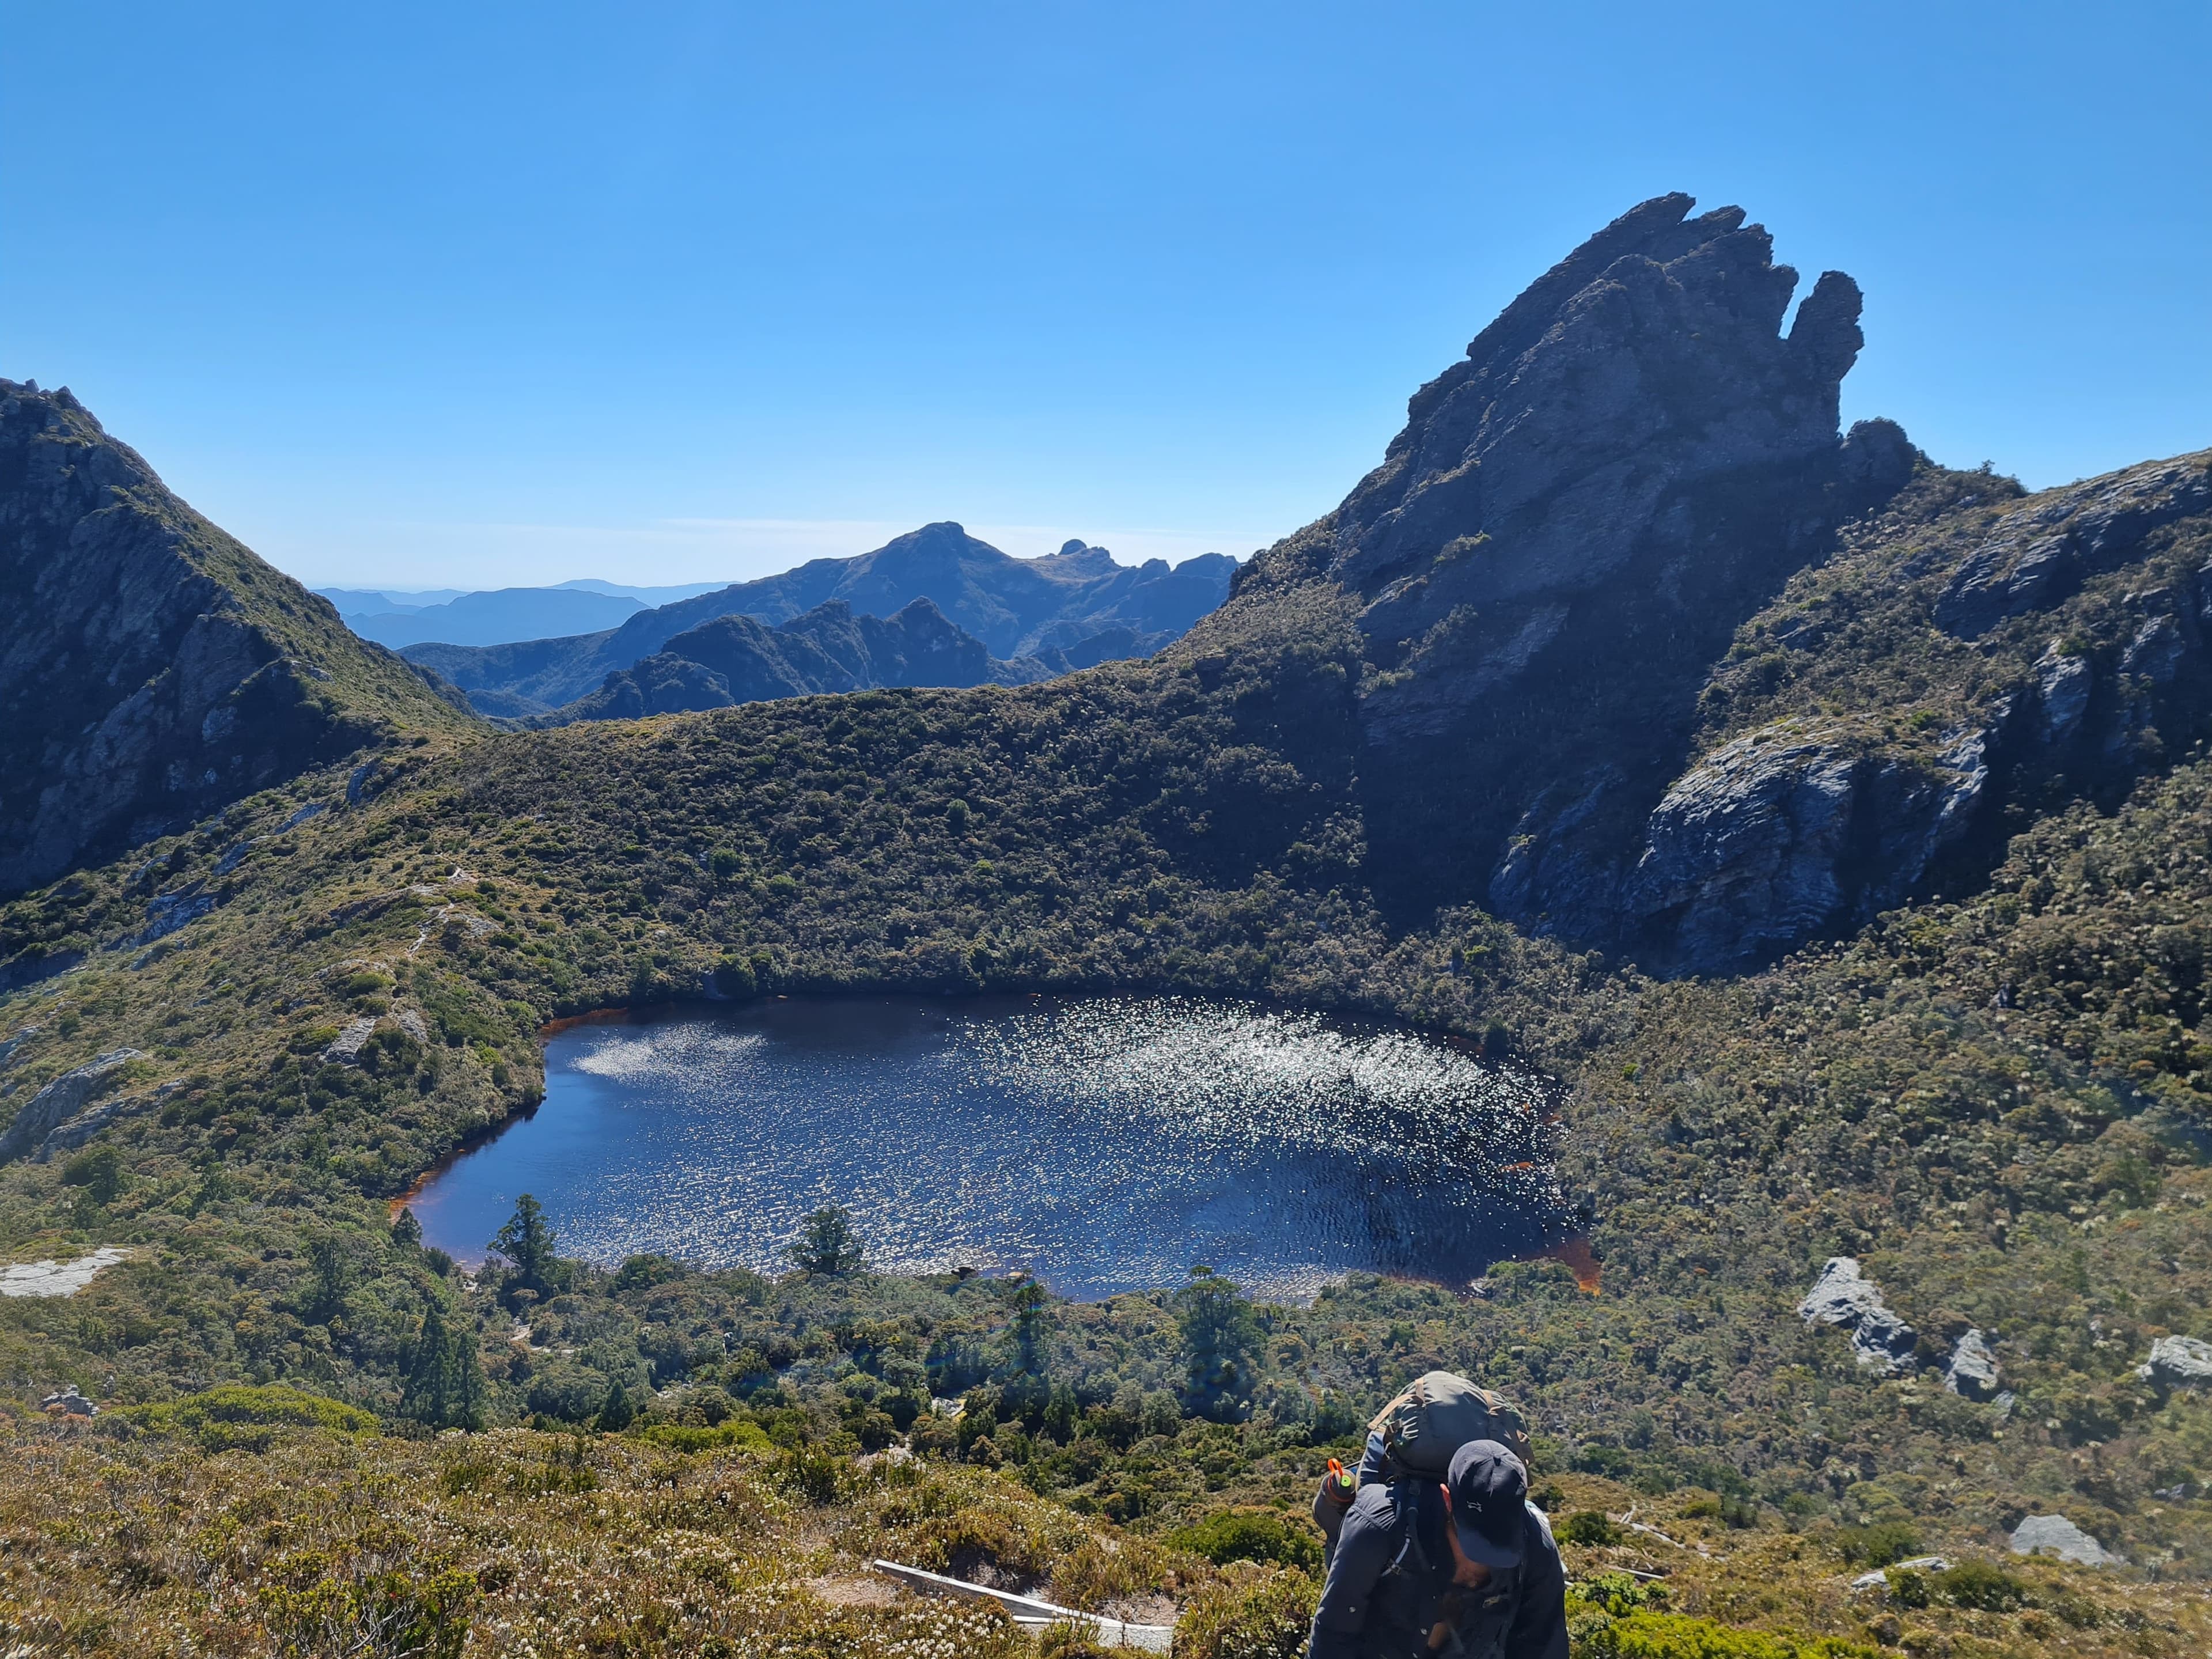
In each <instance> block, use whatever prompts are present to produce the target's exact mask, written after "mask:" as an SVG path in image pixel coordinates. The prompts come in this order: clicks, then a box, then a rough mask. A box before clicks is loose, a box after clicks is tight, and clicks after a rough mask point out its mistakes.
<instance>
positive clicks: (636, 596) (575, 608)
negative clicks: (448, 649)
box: [315, 576, 724, 650]
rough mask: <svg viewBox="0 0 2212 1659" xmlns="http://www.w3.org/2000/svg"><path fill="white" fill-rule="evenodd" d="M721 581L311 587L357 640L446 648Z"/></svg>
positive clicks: (569, 628) (530, 635) (624, 609)
mask: <svg viewBox="0 0 2212 1659" xmlns="http://www.w3.org/2000/svg"><path fill="white" fill-rule="evenodd" d="M722 586H724V584H723V583H720V582H684V583H678V584H676V585H674V586H658V587H625V586H621V585H620V584H618V583H616V582H609V581H602V580H599V578H598V577H595V576H582V577H579V578H577V579H576V580H574V581H565V582H557V583H556V584H554V585H553V586H550V587H501V588H492V589H487V590H484V591H483V592H463V591H462V590H461V589H459V588H453V587H443V588H433V589H430V590H428V591H426V592H413V593H410V592H391V591H387V590H384V589H378V588H358V587H319V588H317V589H316V590H315V592H318V593H320V594H321V595H322V596H323V597H324V598H325V599H328V600H329V601H330V602H331V604H332V605H336V606H337V608H338V615H339V616H340V617H343V618H344V620H345V624H346V626H347V627H349V628H350V629H353V631H354V632H355V633H356V634H358V635H361V636H362V638H363V639H365V640H374V641H376V642H377V643H378V644H379V645H384V646H390V647H392V649H394V650H397V649H398V648H399V647H402V646H407V645H420V644H422V643H423V642H424V641H429V640H436V641H442V642H444V643H446V644H448V645H504V644H507V643H509V642H511V641H516V640H538V639H544V638H546V637H547V636H549V635H555V634H586V633H590V632H592V630H593V629H606V628H613V627H615V626H617V624H619V623H622V622H623V620H624V619H625V618H627V617H632V616H635V614H636V613H637V612H639V611H643V610H647V609H648V608H649V607H651V606H653V605H669V604H672V603H674V602H675V601H676V600H678V599H691V598H693V597H694V596H696V595H697V594H701V593H711V592H715V591H717V590H718V589H720V587H722Z"/></svg>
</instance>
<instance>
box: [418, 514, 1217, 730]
mask: <svg viewBox="0 0 2212 1659" xmlns="http://www.w3.org/2000/svg"><path fill="white" fill-rule="evenodd" d="M1236 568H1237V562H1236V561H1235V560H1234V559H1232V558H1231V557H1230V556H1228V555H1226V554H1222V553H1206V554H1201V555H1200V556H1198V557H1196V558H1193V559H1186V560H1184V561H1183V562H1182V563H1181V564H1180V565H1175V566H1170V564H1169V563H1168V562H1167V561H1166V560H1164V559H1152V560H1148V561H1146V562H1145V563H1144V564H1142V565H1134V566H1132V565H1122V564H1116V563H1115V562H1114V559H1113V556H1112V555H1110V554H1109V553H1108V552H1107V551H1106V550H1105V549H1104V548H1103V547H1090V546H1086V545H1085V544H1083V543H1081V542H1075V541H1071V542H1069V543H1067V544H1066V545H1065V546H1063V547H1062V548H1061V549H1060V551H1059V552H1057V553H1053V554H1048V555H1047V556H1045V557H1043V558H1041V559H1018V558H1015V557H1014V556H1012V555H1011V554H1008V553H1003V552H1001V551H1000V550H998V549H997V548H995V547H993V546H992V545H991V544H989V543H987V542H982V541H978V540H977V539H976V538H975V537H973V536H970V535H969V534H968V532H966V531H964V530H963V529H962V528H961V527H960V526H958V525H957V524H951V523H945V524H932V525H925V526H922V527H921V529H919V530H915V531H910V532H908V533H907V534H905V535H903V536H900V537H898V538H896V539H894V540H892V541H890V542H889V543H887V544H884V546H882V547H879V548H878V549H877V550H875V551H874V552H872V553H863V554H861V555H860V556H858V557H855V558H849V559H814V560H810V561H809V562H807V563H805V564H803V565H800V566H799V568H797V569H795V570H787V571H785V572H784V573H783V574H781V575H777V576H764V577H762V578H760V579H759V580H756V581H750V582H739V583H737V584H735V585H734V586H729V587H725V588H720V589H718V590H716V591H715V592H710V593H702V594H699V595H697V596H696V597H694V598H690V599H682V600H679V601H678V602H677V603H675V604H672V605H659V606H657V607H655V608H654V609H653V610H650V611H638V612H637V613H636V614H635V615H633V616H631V617H629V618H628V619H627V620H624V621H622V622H621V623H619V625H616V626H605V625H603V627H602V629H601V630H600V631H599V632H596V633H580V634H575V635H569V636H566V637H561V638H544V639H534V640H529V641H523V642H520V643H505V644H485V645H477V646H471V645H467V644H465V643H459V642H453V641H439V642H436V643H424V644H419V645H412V646H409V647H406V649H405V653H404V654H405V655H406V656H407V657H408V659H410V661H413V662H416V663H420V664H422V665H424V666H426V667H429V668H433V669H435V670H436V671H438V672H439V673H440V674H441V675H443V676H444V677H445V678H447V679H449V680H451V681H452V682H453V684H455V685H457V686H459V687H460V689H461V690H463V691H464V692H465V693H466V694H467V695H468V698H469V701H470V702H471V704H472V705H473V706H474V707H475V708H477V712H479V713H480V714H490V715H495V716H506V717H510V718H511V717H527V716H532V715H538V714H549V713H551V712H552V711H554V710H556V709H558V708H562V707H563V706H564V705H566V704H568V703H572V702H576V701H577V700H578V699H580V698H582V697H585V696H589V695H590V694H592V692H594V691H597V690H599V689H600V688H601V686H602V684H603V683H604V682H605V679H606V678H607V676H608V675H610V674H611V673H615V672H617V671H620V670H623V669H627V668H629V667H631V666H633V665H635V664H637V663H640V662H641V661H643V660H644V659H646V658H647V657H649V656H652V655H653V654H654V653H656V652H659V651H661V650H662V649H663V648H664V647H667V646H668V644H669V642H670V641H672V640H673V639H675V637H676V636H677V635H679V634H682V633H684V632H685V631H687V630H688V629H694V628H696V627H697V626H698V625H699V624H700V623H705V622H710V621H712V620H714V618H715V617H728V616H747V617H753V618H754V619H755V620H757V621H758V622H761V623H766V624H768V625H769V626H770V627H774V626H775V625H777V624H779V623H786V622H788V621H790V620H792V619H793V617H799V616H801V615H803V614H804V613H805V612H807V611H813V610H815V609H817V607H819V606H821V605H826V604H828V603H829V602H830V601H831V600H841V601H842V602H843V603H844V604H845V605H848V606H849V607H850V608H851V610H852V611H853V612H854V614H855V615H856V616H865V617H892V616H896V614H897V613H898V612H900V611H903V610H904V609H905V608H906V607H907V606H908V605H911V604H912V603H913V602H914V601H915V600H916V599H928V600H930V601H931V602H932V603H933V605H935V606H936V607H937V609H938V611H940V612H941V613H942V614H943V616H944V617H945V619H946V620H947V621H948V622H949V623H952V624H953V625H954V626H956V627H957V628H958V629H962V630H963V631H964V632H965V633H966V634H968V635H973V636H974V638H975V640H976V641H980V643H981V648H982V650H983V651H984V652H985V653H987V655H988V656H989V657H992V658H995V659H1000V660H1001V661H1012V660H1014V659H1019V658H1024V657H1030V658H1035V659H1036V660H1037V661H1038V662H1040V663H1042V664H1043V665H1045V671H1048V672H1064V671H1066V669H1067V668H1070V667H1076V668H1081V667H1089V666H1091V665H1095V664H1097V663H1099V662H1104V661H1109V660H1112V659H1117V658H1123V657H1138V656H1146V655H1149V654H1151V653H1152V652H1154V651H1157V650H1158V649H1159V648H1160V647H1162V646H1164V645H1165V644H1167V643H1168V642H1169V641H1171V640H1174V639H1177V638H1180V637H1181V636H1182V635H1183V634H1184V633H1185V632H1186V631H1187V630H1188V629H1189V628H1190V626H1191V624H1192V623H1195V622H1196V621H1198V619H1199V618H1200V617H1203V616H1205V615H1206V614H1207V613H1208V612H1209V611H1212V610H1214V609H1215V608H1216V607H1217V606H1218V605H1220V603H1221V602H1222V600H1223V599H1226V598H1227V597H1228V594H1229V580H1230V577H1231V574H1233V573H1234V572H1235V570H1236ZM928 683H929V684H978V683H979V682H978V681H975V680H967V681H931V682H928Z"/></svg>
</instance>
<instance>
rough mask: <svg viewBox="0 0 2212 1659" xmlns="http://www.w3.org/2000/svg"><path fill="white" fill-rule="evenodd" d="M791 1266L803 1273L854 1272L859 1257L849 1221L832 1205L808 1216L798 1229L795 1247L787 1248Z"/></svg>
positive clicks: (858, 1241)
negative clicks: (789, 1250)
mask: <svg viewBox="0 0 2212 1659" xmlns="http://www.w3.org/2000/svg"><path fill="white" fill-rule="evenodd" d="M791 1263H792V1266H793V1267H797V1268H798V1269H799V1272H801V1273H854V1272H857V1271H858V1270H859V1269H860V1267H861V1265H862V1257H861V1255H860V1238H859V1237H858V1236H857V1235H856V1234H855V1233H854V1231H853V1218H852V1217H851V1216H849V1215H848V1214H847V1213H846V1212H844V1211H843V1210H841V1209H839V1208H838V1207H837V1206H836V1205H835V1204H825V1205H823V1206H822V1207H821V1208H820V1209H818V1210H817V1211H815V1212H814V1213H813V1214H812V1215H810V1216H808V1217H807V1218H806V1219H805V1223H803V1224H802V1225H801V1226H800V1229H799V1243H796V1244H794V1245H793V1246H792V1247H791Z"/></svg>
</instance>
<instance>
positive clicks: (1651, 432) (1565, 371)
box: [1332, 194, 1862, 641]
mask: <svg viewBox="0 0 2212 1659" xmlns="http://www.w3.org/2000/svg"><path fill="white" fill-rule="evenodd" d="M1691 206H1692V201H1691V198H1690V197H1687V196H1683V195H1679V194H1677V195H1673V196H1663V197H1656V198H1655V199H1654V200H1652V201H1650V202H1646V203H1644V204H1642V205H1641V206H1639V207H1637V208H1634V209H1632V210H1630V211H1629V212H1627V213H1626V214H1623V215H1622V216H1620V218H1619V219H1616V220H1615V221H1614V222H1613V223H1612V224H1610V225H1608V226H1607V227H1606V228H1604V229H1603V230H1601V231H1600V232H1598V234H1596V235H1595V236H1593V237H1591V238H1590V239H1589V240H1588V241H1586V242H1584V243H1583V245H1582V246H1580V247H1578V248H1577V249H1576V250H1575V251H1574V252H1572V253H1571V254H1569V255H1568V256H1567V257H1566V258H1565V259H1563V260H1561V261H1560V262H1559V264H1557V265H1555V266H1553V268H1552V270H1549V271H1548V272H1547V273H1546V274H1545V275H1544V276H1541V277H1540V278H1539V279H1538V280H1537V281H1536V282H1535V283H1533V284H1531V285H1530V287H1529V288H1528V290H1527V292H1525V293H1524V294H1522V295H1521V297H1520V298H1518V299H1517V300H1516V301H1514V302H1513V303H1512V304H1511V305H1510V306H1508V307H1506V309H1505V310H1504V313H1502V314H1501V315H1500V316H1499V317H1498V320H1497V321H1496V322H1494V323H1492V325H1490V326H1489V327H1488V328H1486V329H1485V330H1483V331H1482V332H1481V333H1480V335H1478V336H1477V337H1475V339H1474V342H1473V343H1471V344H1470V345H1469V346H1468V356H1467V358H1466V360H1465V361H1464V362H1460V363H1456V364H1455V365H1453V366H1452V367H1451V368H1449V369H1447V370H1446V371H1445V372H1444V373H1443V374H1440V375H1438V376H1437V378H1436V379H1435V380H1431V382H1429V384H1428V385H1426V386H1423V387H1422V388H1421V389H1420V391H1419V392H1416V393H1415V394H1414V395H1413V399H1412V402H1411V404H1409V405H1408V409H1407V425H1406V428H1405V429H1404V430H1403V431H1402V432H1401V433H1400V434H1399V435H1397V437H1396V438H1395V439H1394V440H1392V441H1391V443H1390V446H1389V450H1388V452H1387V453H1386V455H1385V459H1384V460H1383V465H1381V466H1380V467H1378V468H1376V470H1375V471H1373V472H1372V473H1370V474H1369V475H1368V477H1366V478H1365V479H1364V480H1362V481H1361V483H1360V484H1359V486H1358V488H1357V489H1354V490H1353V491H1352V494H1351V495H1350V496H1348V497H1347V498H1346V501H1345V502H1344V504H1343V506H1342V507H1340V509H1339V511H1338V514H1337V520H1336V526H1335V532H1336V552H1335V558H1334V565H1333V567H1332V568H1333V572H1334V574H1335V575H1336V576H1337V578H1338V579H1339V580H1340V581H1342V582H1344V583H1346V585H1347V586H1352V587H1353V588H1355V589H1357V590H1358V592H1359V593H1360V594H1361V596H1362V597H1363V598H1364V599H1365V600H1366V601H1367V605H1366V607H1365V610H1364V616H1363V622H1364V626H1365V628H1366V629H1367V631H1368V632H1369V633H1370V635H1373V636H1375V637H1376V638H1377V639H1378V640H1381V641H1406V640H1409V639H1412V638H1413V637H1415V636H1417V635H1420V634H1421V633H1423V632H1424V631H1425V630H1426V629H1430V628H1432V627H1434V626H1435V625H1436V624H1437V623H1439V622H1441V621H1442V620H1443V618H1444V617H1447V616H1449V615H1450V614H1451V612H1452V611H1454V610H1455V608H1457V607H1459V606H1462V605H1494V604H1496V603H1498V602H1499V601H1525V600H1526V599H1528V598H1530V597H1531V596H1534V595H1538V594H1543V593H1549V592H1572V591H1575V590H1577V589H1580V588H1583V587H1585V586H1588V585H1589V583H1591V582H1593V581H1595V580H1601V579H1602V578H1604V577H1605V576H1607V575H1608V574H1611V573H1612V572H1614V571H1616V570H1618V569H1619V568H1620V567H1621V566H1622V565H1624V564H1625V563H1626V562H1627V561H1628V560H1629V558H1630V557H1631V556H1632V554H1633V552H1634V550H1635V549H1636V546H1637V544H1638V541H1639V539H1640V538H1643V537H1644V535H1645V534H1646V533H1647V532H1650V529H1651V528H1652V526H1653V525H1654V523H1655V521H1656V519H1657V517H1658V515H1659V513H1660V512H1661V510H1662V507H1663V505H1664V504H1665V503H1666V501H1668V498H1669V497H1670V496H1671V495H1674V494H1676V493H1678V492H1680V490H1681V489H1684V488H1685V487H1688V486H1692V485H1694V484H1696V483H1699V482H1701V481H1704V480H1707V479H1711V478H1713V477H1717V476H1720V475H1724V474H1728V473H1731V472H1736V471H1742V470H1744V469H1747V468H1754V467H1762V466H1771V465H1775V464H1777V463H1786V462H1790V461H1796V460H1802V459H1805V458H1807V457H1808V456H1812V455H1814V454H1817V453H1821V452H1824V451H1826V450H1831V449H1832V448H1833V447H1835V444H1836V441H1837V431H1836V422H1837V412H1836V411H1837V397H1838V387H1839V386H1840V385H1841V383H1842V380H1843V377H1844V374H1846V373H1847V372H1848V371H1849V370H1850V367H1851V364H1852V362H1854V361H1855V360H1856V358H1857V355H1858V349H1859V346H1860V344H1861V343H1862V341H1861V337H1860V334H1859V330H1858V316H1859V303H1860V298H1859V290H1858V287H1857V284H1856V283H1853V282H1852V281H1851V279H1850V277H1848V276H1844V275H1843V274H1842V273H1841V272H1839V271H1830V272H1828V273H1827V274H1826V275H1825V276H1822V277H1821V278H1820V281H1819V282H1818V283H1816V284H1815V285H1814V289H1813V291H1812V293H1811V294H1810V295H1808V296H1807V297H1806V300H1805V302H1804V304H1803V305H1802V306H1801V307H1798V315H1797V318H1796V321H1795V323H1794V324H1793V325H1792V326H1791V328H1790V331H1789V332H1788V333H1787V334H1784V333H1783V332H1782V331H1781V326H1782V321H1783V318H1784V314H1785V313H1786V312H1787V311H1788V309H1789V305H1790V296H1791V295H1792V294H1793V293H1794V292H1795V291H1796V286H1797V273H1796V271H1795V270H1791V269H1790V267H1789V266H1788V265H1778V264H1775V263H1774V260H1773V240H1772V239H1771V237H1770V236H1769V235H1768V234H1767V233H1766V232H1765V229H1764V228H1761V227H1759V226H1758V225H1747V224H1746V223H1745V222H1744V213H1743V210H1741V208H1735V207H1729V208H1722V209H1719V210H1716V211H1714V212H1711V213H1708V214H1705V215H1702V216H1699V217H1698V218H1695V219H1688V218H1686V215H1687V213H1688V211H1689V210H1690V207H1691Z"/></svg>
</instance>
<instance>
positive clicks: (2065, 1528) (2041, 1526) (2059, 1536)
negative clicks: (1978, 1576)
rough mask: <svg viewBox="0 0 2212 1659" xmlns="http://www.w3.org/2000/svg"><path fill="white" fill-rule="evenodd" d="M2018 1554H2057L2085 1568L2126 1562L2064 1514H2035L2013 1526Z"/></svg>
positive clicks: (2014, 1551) (2059, 1557)
mask: <svg viewBox="0 0 2212 1659" xmlns="http://www.w3.org/2000/svg"><path fill="white" fill-rule="evenodd" d="M2012 1553H2014V1554H2015V1555H2055V1556H2057V1558H2058V1559H2060V1560H2062V1561H2071V1562H2073V1563H2074V1564H2075V1565H2076V1566H2082V1567H2113V1566H2120V1565H2124V1561H2123V1559H2122V1558H2121V1557H2119V1556H2117V1555H2115V1554H2113V1553H2112V1552H2111V1551H2110V1550H2108V1549H2106V1547H2104V1546H2103V1545H2102V1544H2100V1543H2099V1542H2098V1541H2096V1540H2095V1539H2093V1538H2092V1537H2090V1536H2089V1534H2087V1533H2086V1532H2083V1531H2082V1530H2081V1528H2079V1527H2077V1526H2075V1524H2074V1523H2073V1522H2071V1521H2069V1520H2068V1519H2067V1518H2066V1517H2065V1516H2063V1515H2031V1516H2028V1517H2027V1519H2026V1520H2025V1521H2022V1522H2021V1523H2020V1525H2018V1526H2017V1527H2015V1528H2013V1534H2012Z"/></svg>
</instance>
